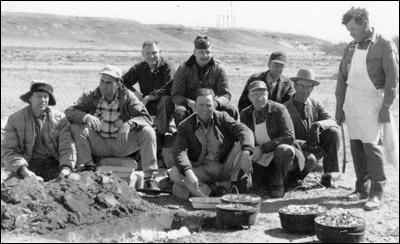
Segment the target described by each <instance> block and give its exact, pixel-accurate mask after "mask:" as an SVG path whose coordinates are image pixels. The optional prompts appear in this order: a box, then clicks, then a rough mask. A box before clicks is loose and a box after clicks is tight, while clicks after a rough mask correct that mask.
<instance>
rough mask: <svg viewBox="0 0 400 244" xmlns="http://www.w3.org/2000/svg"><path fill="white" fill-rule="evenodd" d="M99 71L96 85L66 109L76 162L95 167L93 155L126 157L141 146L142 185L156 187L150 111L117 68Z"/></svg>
mask: <svg viewBox="0 0 400 244" xmlns="http://www.w3.org/2000/svg"><path fill="white" fill-rule="evenodd" d="M100 74H101V78H100V84H99V87H98V88H96V89H95V90H91V91H89V92H85V93H84V94H83V95H82V96H81V97H80V98H79V100H78V101H77V102H76V104H75V105H73V106H71V107H69V108H68V109H67V110H66V111H65V114H66V116H67V118H68V120H69V121H70V122H71V134H72V137H73V139H74V140H75V142H76V145H77V152H78V156H77V158H78V160H77V161H78V163H77V165H80V166H84V167H85V168H89V169H90V168H91V169H94V168H95V164H94V163H93V159H92V155H94V156H96V157H110V156H111V157H125V156H128V155H130V154H132V153H134V152H136V151H137V150H140V155H141V158H142V168H143V171H144V178H145V182H144V187H145V188H146V189H151V190H159V188H158V186H157V185H156V184H155V181H154V180H153V177H152V176H153V171H155V170H157V156H156V152H157V145H156V134H155V131H154V129H153V127H152V123H153V121H152V119H151V117H150V115H149V113H148V112H147V110H146V108H145V106H144V105H143V103H141V102H140V101H139V99H138V98H137V97H136V96H135V95H134V94H133V93H132V92H131V91H129V90H128V89H127V88H126V87H125V86H124V85H123V84H122V83H121V77H122V71H121V69H120V68H118V67H116V66H113V65H107V66H106V67H104V68H103V70H102V71H101V72H100Z"/></svg>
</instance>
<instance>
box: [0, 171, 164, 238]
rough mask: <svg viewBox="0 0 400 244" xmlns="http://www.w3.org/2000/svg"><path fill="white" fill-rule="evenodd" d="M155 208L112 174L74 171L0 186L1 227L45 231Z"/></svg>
mask: <svg viewBox="0 0 400 244" xmlns="http://www.w3.org/2000/svg"><path fill="white" fill-rule="evenodd" d="M156 208H159V207H157V206H156V205H154V204H152V203H149V202H147V201H145V200H143V199H142V198H141V197H140V196H139V195H138V194H137V193H136V191H135V190H133V189H132V188H130V187H129V186H128V184H127V183H126V182H125V181H123V180H121V179H120V178H119V177H116V176H113V175H112V174H111V173H101V172H95V173H94V172H82V173H79V174H76V173H72V174H71V175H70V176H69V177H68V178H65V179H62V180H61V181H56V180H52V181H48V182H44V183H43V182H37V181H36V180H34V179H25V180H19V179H16V178H12V179H11V180H9V181H7V182H6V183H5V184H2V188H1V230H2V232H3V231H11V230H17V231H21V232H23V233H39V234H45V233H49V232H51V231H54V230H58V229H65V228H67V227H69V226H71V227H73V226H82V225H91V224H96V223H100V222H104V221H108V220H111V219H113V218H116V217H123V216H132V215H133V216H135V215H139V214H141V213H143V212H146V211H151V210H152V209H156Z"/></svg>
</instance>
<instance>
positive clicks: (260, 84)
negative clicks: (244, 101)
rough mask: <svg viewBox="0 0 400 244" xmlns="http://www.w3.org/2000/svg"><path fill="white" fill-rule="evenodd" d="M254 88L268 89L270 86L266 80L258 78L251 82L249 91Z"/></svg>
mask: <svg viewBox="0 0 400 244" xmlns="http://www.w3.org/2000/svg"><path fill="white" fill-rule="evenodd" d="M254 90H268V87H267V84H265V82H264V81H261V80H256V81H253V82H251V83H250V84H249V92H250V91H254Z"/></svg>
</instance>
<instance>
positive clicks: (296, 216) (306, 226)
mask: <svg viewBox="0 0 400 244" xmlns="http://www.w3.org/2000/svg"><path fill="white" fill-rule="evenodd" d="M311 206H314V205H289V206H287V207H283V208H280V209H279V218H280V220H281V226H282V228H283V229H284V230H286V231H288V232H302V233H303V232H304V233H314V232H315V225H314V219H315V218H316V217H318V216H319V215H323V214H325V213H326V212H327V210H328V209H327V208H326V207H324V206H318V205H315V208H311ZM288 207H293V209H294V210H296V208H298V209H301V207H304V208H303V209H305V210H309V211H303V212H302V211H285V210H287V208H288Z"/></svg>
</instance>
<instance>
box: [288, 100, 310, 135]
mask: <svg viewBox="0 0 400 244" xmlns="http://www.w3.org/2000/svg"><path fill="white" fill-rule="evenodd" d="M292 101H293V104H294V106H295V107H296V110H297V112H298V113H299V115H300V118H301V120H302V121H303V124H304V126H305V127H306V128H310V125H309V124H308V119H307V118H308V115H307V111H306V110H307V108H306V104H305V103H301V102H298V101H297V100H295V99H293V100H292ZM289 113H290V111H289Z"/></svg>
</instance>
